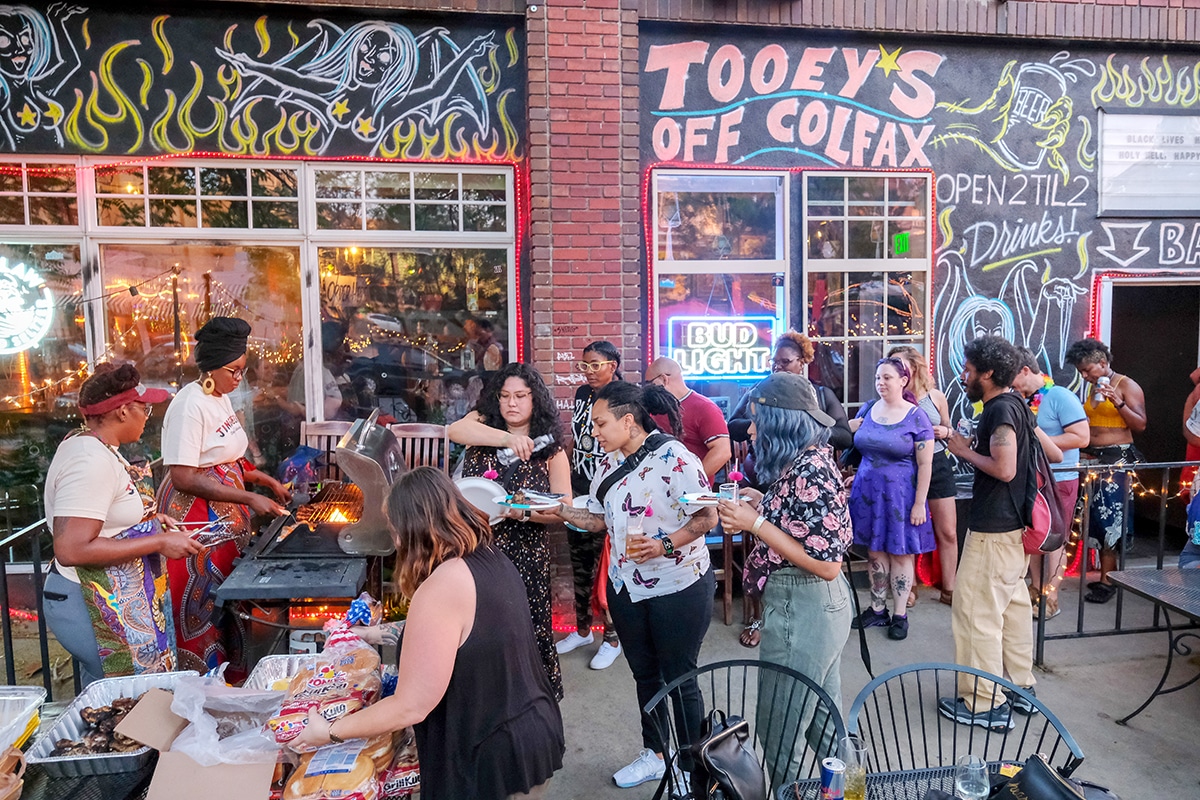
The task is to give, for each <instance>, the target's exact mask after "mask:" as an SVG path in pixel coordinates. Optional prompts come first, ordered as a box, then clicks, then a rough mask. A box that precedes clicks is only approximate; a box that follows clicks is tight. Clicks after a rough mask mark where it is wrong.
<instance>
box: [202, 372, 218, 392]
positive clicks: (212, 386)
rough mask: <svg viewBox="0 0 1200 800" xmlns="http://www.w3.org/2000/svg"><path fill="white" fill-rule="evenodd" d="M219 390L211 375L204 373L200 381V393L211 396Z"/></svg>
mask: <svg viewBox="0 0 1200 800" xmlns="http://www.w3.org/2000/svg"><path fill="white" fill-rule="evenodd" d="M216 390H217V382H216V381H214V380H213V376H212V374H211V373H207V372H206V373H204V377H203V378H202V379H201V380H200V391H202V392H204V393H205V394H208V395H211V394H212V393H213V392H215V391H216Z"/></svg>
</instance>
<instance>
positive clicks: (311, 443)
mask: <svg viewBox="0 0 1200 800" xmlns="http://www.w3.org/2000/svg"><path fill="white" fill-rule="evenodd" d="M353 424H354V423H352V422H336V421H335V422H302V423H300V441H301V442H302V443H303V444H305V445H307V446H308V447H312V448H315V449H317V450H320V451H321V453H322V454H323V456H324V457H323V458H322V459H321V464H322V467H321V478H322V479H323V480H327V481H340V480H341V479H342V471H341V470H340V469H338V465H337V455H336V454H335V453H334V448H336V447H337V443H338V441H340V440H341V438H342V437H343V436H345V435H346V432H347V431H348V430H350V426H351V425H353Z"/></svg>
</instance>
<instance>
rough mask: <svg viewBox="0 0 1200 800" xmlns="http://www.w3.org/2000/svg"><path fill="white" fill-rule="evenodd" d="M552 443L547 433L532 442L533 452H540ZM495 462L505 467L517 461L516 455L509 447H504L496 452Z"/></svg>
mask: <svg viewBox="0 0 1200 800" xmlns="http://www.w3.org/2000/svg"><path fill="white" fill-rule="evenodd" d="M553 441H554V437H553V436H551V435H550V434H548V433H544V434H542V435H541V436H539V437H537V438H536V439H534V440H533V452H535V453H536V452H537V451H538V450H541V449H542V448H543V447H545V446H546V445H548V444H550V443H551V442H553ZM496 460H497V461H499V462H500V466H502V467H507V466H508V465H509V464H511V463H513V462H514V461H516V460H517V454H516V453H514V452H513V449H512V448H511V447H505V448H502V449H500V450H497V451H496Z"/></svg>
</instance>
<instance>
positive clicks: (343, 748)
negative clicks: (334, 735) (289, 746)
mask: <svg viewBox="0 0 1200 800" xmlns="http://www.w3.org/2000/svg"><path fill="white" fill-rule="evenodd" d="M394 738H395V735H394V734H391V733H385V734H382V735H380V736H375V737H372V738H370V739H350V740H348V741H346V742H343V743H342V744H333V745H328V746H326V747H322V748H320V749H318V750H316V751H314V752H312V753H305V754H304V755H303V756H301V757H300V764H299V765H298V766H297V767H296V769H295V771H294V772H292V776H291V778H289V779H288V782H287V786H286V787H284V790H283V800H381V792H380V783H379V776H380V774H381V773H383V772H384V770H386V769H387V768H388V766H389V765H390V764H391V763H392V757H393V755H394V749H395V748H394V745H393V740H394Z"/></svg>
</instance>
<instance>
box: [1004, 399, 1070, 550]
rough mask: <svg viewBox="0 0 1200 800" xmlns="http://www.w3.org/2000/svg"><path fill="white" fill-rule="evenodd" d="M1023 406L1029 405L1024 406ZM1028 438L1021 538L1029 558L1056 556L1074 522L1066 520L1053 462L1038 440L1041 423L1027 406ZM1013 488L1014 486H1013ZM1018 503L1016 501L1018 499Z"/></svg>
mask: <svg viewBox="0 0 1200 800" xmlns="http://www.w3.org/2000/svg"><path fill="white" fill-rule="evenodd" d="M1021 405H1022V406H1024V405H1025V404H1024V403H1022V404H1021ZM1026 423H1027V424H1026V428H1027V429H1028V430H1027V433H1026V435H1027V436H1028V437H1029V465H1028V467H1027V469H1028V473H1027V475H1026V478H1025V497H1024V498H1023V500H1024V502H1023V503H1022V505H1021V506H1019V508H1018V510H1019V511H1020V513H1021V521H1022V522H1024V523H1025V533H1024V535H1023V536H1022V537H1021V540H1022V544H1024V546H1025V552H1026V553H1028V554H1029V555H1039V554H1041V553H1053V552H1054V551H1055V550H1057V549H1058V548H1060V547H1062V546H1063V545H1064V544H1066V543H1067V537H1068V536H1070V534H1071V522H1070V520H1068V519H1065V518H1064V517H1063V513H1062V507H1061V506H1060V505H1059V504H1058V495H1057V489H1056V482H1055V480H1054V472H1053V470H1051V469H1050V459H1049V458H1047V456H1046V451H1045V450H1043V449H1042V443H1041V442H1040V441H1039V440H1038V437H1037V431H1036V428H1037V424H1036V421H1035V420H1034V419H1033V418H1032V413H1030V412H1029V410H1028V407H1027V406H1026ZM1010 485H1011V484H1010ZM1014 502H1015V500H1014Z"/></svg>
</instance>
